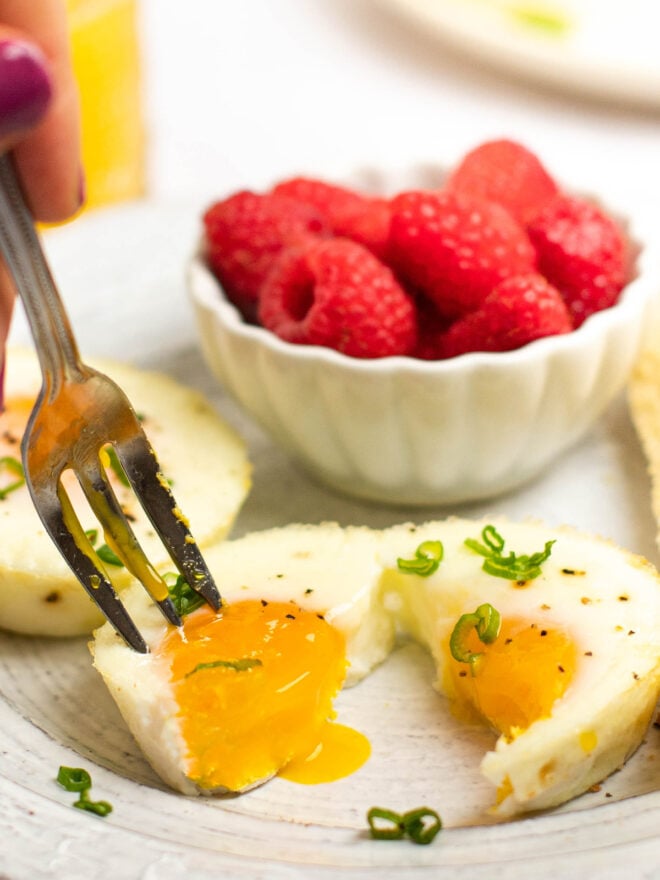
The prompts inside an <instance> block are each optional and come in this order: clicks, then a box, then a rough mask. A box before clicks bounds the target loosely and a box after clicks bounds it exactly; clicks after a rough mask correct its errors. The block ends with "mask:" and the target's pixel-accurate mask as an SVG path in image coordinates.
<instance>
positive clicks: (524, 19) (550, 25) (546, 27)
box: [509, 6, 571, 37]
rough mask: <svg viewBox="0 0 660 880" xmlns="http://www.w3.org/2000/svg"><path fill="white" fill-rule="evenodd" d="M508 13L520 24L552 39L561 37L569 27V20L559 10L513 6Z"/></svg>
mask: <svg viewBox="0 0 660 880" xmlns="http://www.w3.org/2000/svg"><path fill="white" fill-rule="evenodd" d="M509 12H510V13H511V15H512V16H513V18H514V19H516V20H517V21H519V22H520V23H521V24H524V25H528V26H529V27H532V28H534V29H536V30H540V31H544V32H545V33H547V34H549V35H551V36H553V37H560V36H563V35H564V34H565V33H566V32H567V31H568V30H569V29H570V27H571V22H570V19H569V18H568V17H567V16H566V15H563V14H562V12H561V11H559V10H554V9H534V8H532V7H527V6H513V7H511V9H510V10H509Z"/></svg>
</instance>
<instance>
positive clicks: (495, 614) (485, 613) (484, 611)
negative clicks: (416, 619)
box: [449, 602, 502, 675]
mask: <svg viewBox="0 0 660 880" xmlns="http://www.w3.org/2000/svg"><path fill="white" fill-rule="evenodd" d="M501 625H502V618H501V616H500V613H499V611H497V609H495V608H493V606H492V605H490V604H489V603H488V602H484V604H483V605H480V606H479V607H478V608H477V610H476V611H474V612H473V613H472V614H462V615H461V616H460V617H459V618H458V620H457V621H456V626H455V627H454V629H453V630H452V633H451V635H450V637H449V650H450V651H451V656H452V657H453V658H454V660H458V662H459V663H469V665H470V668H471V670H472V674H473V675H474V672H475V668H476V667H475V664H476V662H477V661H478V659H479V658H480V657H481V656H482V655H481V653H475V652H474V651H471V650H470V649H469V648H468V646H467V637H468V635H469V633H470V632H471V631H472V630H473V629H474V630H476V631H477V635H478V636H479V640H480V641H481V642H483V643H484V645H490V644H492V643H493V642H494V641H495V639H496V638H497V637H498V635H499V633H500V627H501Z"/></svg>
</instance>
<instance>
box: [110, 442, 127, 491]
mask: <svg viewBox="0 0 660 880" xmlns="http://www.w3.org/2000/svg"><path fill="white" fill-rule="evenodd" d="M103 451H104V452H105V454H106V455H107V456H108V462H109V464H110V467H111V468H112V470H113V472H114V474H115V476H116V477H117V479H118V480H119V482H120V483H121V484H122V486H129V487H130V485H131V483H130V480H129V479H128V477H127V476H126V471H125V470H124V468H123V467H122V464H121V462H120V461H119V456H118V455H117V452H116V450H115V447H114V446H110V445H108V446H104V447H103Z"/></svg>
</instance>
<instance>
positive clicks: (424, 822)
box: [403, 807, 442, 845]
mask: <svg viewBox="0 0 660 880" xmlns="http://www.w3.org/2000/svg"><path fill="white" fill-rule="evenodd" d="M403 827H404V828H405V831H406V834H407V835H408V837H409V838H410V839H411V840H412V841H414V842H415V843H420V844H424V845H425V844H429V843H431V842H432V841H433V839H434V838H435V836H436V834H437V833H438V831H440V829H441V828H442V819H441V818H440V816H439V815H438V814H437V813H436V811H435V810H432V809H431V808H430V807H419V808H418V809H417V810H410V812H409V813H404V814H403Z"/></svg>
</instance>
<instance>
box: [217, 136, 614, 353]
mask: <svg viewBox="0 0 660 880" xmlns="http://www.w3.org/2000/svg"><path fill="white" fill-rule="evenodd" d="M204 227H205V233H206V257H207V260H208V264H209V266H210V267H211V269H212V270H213V272H214V273H215V275H216V276H217V278H218V279H219V281H220V283H221V284H222V287H223V288H224V291H225V293H226V295H227V297H228V298H229V299H230V300H231V301H232V302H233V303H234V304H235V305H236V307H237V308H238V309H239V310H240V311H241V313H242V315H243V317H244V318H245V320H246V321H249V322H253V323H258V324H261V325H262V326H263V327H265V328H267V329H268V330H270V331H272V332H273V333H275V334H276V335H277V336H279V337H280V338H281V339H284V340H286V341H288V342H292V343H298V344H307V345H322V346H327V347H329V348H333V349H335V350H337V351H340V352H343V353H344V354H346V355H349V356H352V357H359V358H380V357H387V356H390V355H408V356H410V357H415V358H423V359H427V360H437V359H444V358H450V357H456V356H457V355H460V354H463V353H465V352H472V351H510V350H512V349H515V348H520V347H521V346H523V345H526V344H527V343H529V342H532V341H533V340H535V339H539V338H541V337H544V336H551V335H555V334H559V333H570V332H571V331H572V330H574V329H576V328H577V327H579V326H580V325H581V324H582V323H583V322H584V321H585V320H586V319H587V318H588V317H589V316H590V315H591V314H593V313H594V312H597V311H599V310H601V309H606V308H608V307H610V306H612V305H613V304H614V303H616V301H617V299H618V297H619V294H620V292H621V290H622V288H623V287H624V285H625V283H626V281H627V280H628V264H629V253H628V248H627V242H626V238H625V236H624V235H623V233H622V231H621V230H620V229H619V227H618V226H617V224H616V223H615V222H614V220H613V219H612V218H610V217H609V216H607V215H606V214H605V213H604V212H603V211H602V210H601V209H600V208H599V207H598V206H597V205H595V204H593V203H591V202H590V201H587V200H585V199H582V198H577V197H575V196H572V195H570V194H568V193H566V192H564V191H562V190H561V188H560V187H559V186H558V184H557V183H556V182H555V181H554V180H553V178H552V177H551V176H550V174H549V173H548V172H547V171H546V169H545V168H544V167H543V165H542V163H541V162H540V161H539V159H538V158H537V157H536V156H535V155H534V154H533V153H532V152H530V151H529V150H528V149H527V148H525V147H524V146H522V145H521V144H518V143H515V142H513V141H510V140H497V141H489V142H487V143H484V144H482V145H480V146H478V147H477V148H476V149H474V150H472V151H471V152H469V153H468V154H467V155H466V156H465V157H464V159H463V160H462V161H461V162H460V163H459V164H458V166H457V167H456V168H454V169H453V171H452V172H451V173H450V174H449V176H448V177H447V179H446V180H445V181H444V183H443V184H442V186H441V187H439V188H438V189H425V190H413V191H407V192H402V193H399V194H397V195H395V196H393V197H391V198H383V197H373V196H370V195H366V194H363V193H359V192H356V191H354V190H351V189H347V188H345V187H341V186H336V185H333V184H330V183H326V182H324V181H321V180H315V179H311V178H302V177H298V178H294V179H291V180H286V181H284V182H282V183H280V184H278V185H277V186H275V187H274V188H273V189H272V190H271V191H269V192H267V193H258V194H257V193H253V192H249V191H241V192H238V193H236V194H234V195H232V196H230V197H229V198H227V199H224V200H222V201H219V202H217V203H215V204H213V205H212V206H211V207H210V208H209V209H208V210H207V211H206V213H205V214H204Z"/></svg>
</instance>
